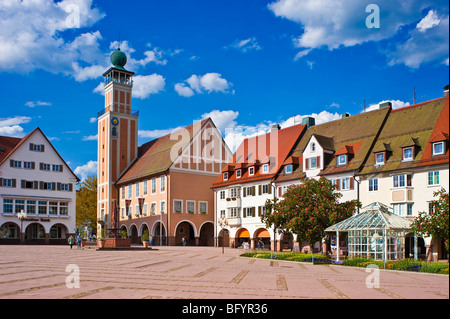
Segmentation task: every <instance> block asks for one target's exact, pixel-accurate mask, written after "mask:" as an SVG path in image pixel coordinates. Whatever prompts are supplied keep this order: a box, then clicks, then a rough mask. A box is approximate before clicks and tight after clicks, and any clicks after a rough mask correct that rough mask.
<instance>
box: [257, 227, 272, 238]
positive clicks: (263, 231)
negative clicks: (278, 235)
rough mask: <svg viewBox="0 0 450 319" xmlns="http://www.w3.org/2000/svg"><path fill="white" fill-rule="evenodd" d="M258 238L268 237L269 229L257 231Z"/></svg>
mask: <svg viewBox="0 0 450 319" xmlns="http://www.w3.org/2000/svg"><path fill="white" fill-rule="evenodd" d="M256 237H258V238H270V234H269V231H268V230H267V229H263V230H261V231H260V232H259V233H258V236H256Z"/></svg>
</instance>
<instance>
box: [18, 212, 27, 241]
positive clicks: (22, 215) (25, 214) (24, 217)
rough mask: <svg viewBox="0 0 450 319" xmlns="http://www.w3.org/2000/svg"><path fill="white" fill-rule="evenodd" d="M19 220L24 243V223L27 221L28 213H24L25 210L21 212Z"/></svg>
mask: <svg viewBox="0 0 450 319" xmlns="http://www.w3.org/2000/svg"><path fill="white" fill-rule="evenodd" d="M17 218H19V219H20V241H21V242H22V233H23V221H24V220H25V219H27V213H25V212H24V211H23V209H22V210H21V211H20V213H19V214H17Z"/></svg>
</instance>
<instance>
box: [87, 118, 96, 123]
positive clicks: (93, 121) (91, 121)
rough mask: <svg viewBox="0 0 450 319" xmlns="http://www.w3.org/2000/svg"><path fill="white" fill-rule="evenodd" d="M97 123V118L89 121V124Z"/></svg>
mask: <svg viewBox="0 0 450 319" xmlns="http://www.w3.org/2000/svg"><path fill="white" fill-rule="evenodd" d="M96 122H97V118H96V117H91V118H90V119H89V123H96Z"/></svg>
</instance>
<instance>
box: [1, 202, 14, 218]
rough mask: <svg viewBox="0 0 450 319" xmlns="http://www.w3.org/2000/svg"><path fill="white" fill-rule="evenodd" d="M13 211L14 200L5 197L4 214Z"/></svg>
mask: <svg viewBox="0 0 450 319" xmlns="http://www.w3.org/2000/svg"><path fill="white" fill-rule="evenodd" d="M13 212H14V211H13V200H12V199H4V200H3V214H12V213H13Z"/></svg>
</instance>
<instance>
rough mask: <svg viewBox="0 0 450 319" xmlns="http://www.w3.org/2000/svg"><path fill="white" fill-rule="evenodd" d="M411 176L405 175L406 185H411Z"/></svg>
mask: <svg viewBox="0 0 450 319" xmlns="http://www.w3.org/2000/svg"><path fill="white" fill-rule="evenodd" d="M411 180H412V176H411V175H406V186H412V182H411Z"/></svg>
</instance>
